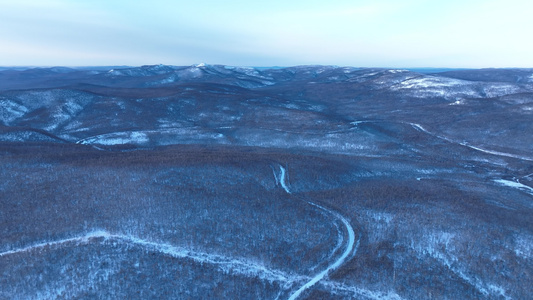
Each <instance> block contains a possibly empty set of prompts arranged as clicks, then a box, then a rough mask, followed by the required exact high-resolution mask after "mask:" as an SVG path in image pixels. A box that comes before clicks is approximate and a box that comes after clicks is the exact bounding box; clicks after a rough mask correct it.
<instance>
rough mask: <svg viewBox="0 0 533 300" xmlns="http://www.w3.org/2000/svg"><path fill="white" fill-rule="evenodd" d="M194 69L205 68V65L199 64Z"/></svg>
mask: <svg viewBox="0 0 533 300" xmlns="http://www.w3.org/2000/svg"><path fill="white" fill-rule="evenodd" d="M195 67H197V68H201V67H205V63H199V64H197V65H196V66H195Z"/></svg>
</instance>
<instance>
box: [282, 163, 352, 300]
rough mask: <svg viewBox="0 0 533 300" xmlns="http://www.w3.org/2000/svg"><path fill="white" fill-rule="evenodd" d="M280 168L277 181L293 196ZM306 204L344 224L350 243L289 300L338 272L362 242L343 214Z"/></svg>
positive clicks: (313, 204) (314, 204) (311, 203)
mask: <svg viewBox="0 0 533 300" xmlns="http://www.w3.org/2000/svg"><path fill="white" fill-rule="evenodd" d="M279 168H280V176H279V178H277V179H278V180H279V183H280V185H281V187H282V188H283V189H284V190H285V192H287V194H291V191H290V189H289V187H288V185H287V179H286V177H287V176H286V174H287V171H286V170H285V168H283V167H282V166H281V165H280V166H279ZM306 202H307V203H308V204H310V205H312V206H314V207H317V208H319V209H321V210H323V211H325V212H327V213H329V214H331V215H333V216H334V217H335V218H336V219H338V220H339V221H341V222H342V224H344V226H345V227H346V231H347V232H348V243H347V244H346V249H345V250H344V252H343V253H342V255H341V256H340V257H339V258H338V259H337V260H336V261H334V262H333V263H332V264H331V265H329V266H328V267H327V268H326V269H325V270H323V271H322V272H320V273H318V274H316V275H315V276H313V277H312V278H311V279H310V280H309V281H307V282H306V283H305V284H304V285H302V286H301V287H300V288H299V289H298V290H296V291H295V292H294V293H293V294H292V295H291V296H290V297H289V300H294V299H297V298H298V297H299V296H300V295H301V294H302V293H303V292H304V291H305V290H307V289H309V288H311V287H312V286H313V285H315V284H316V283H317V282H319V281H320V280H322V279H323V278H324V277H326V275H328V274H329V273H330V272H331V271H333V270H336V269H338V268H339V267H340V266H342V264H343V263H344V262H345V261H346V259H347V258H348V256H349V255H350V254H351V253H352V252H354V254H355V252H356V251H357V248H358V246H359V241H360V237H359V239H358V240H357V241H355V232H354V230H353V227H352V226H351V225H350V222H348V220H347V219H346V218H345V217H343V216H342V215H341V214H339V213H337V212H334V211H332V210H329V209H327V208H325V207H323V206H320V205H318V204H316V203H313V202H310V201H306Z"/></svg>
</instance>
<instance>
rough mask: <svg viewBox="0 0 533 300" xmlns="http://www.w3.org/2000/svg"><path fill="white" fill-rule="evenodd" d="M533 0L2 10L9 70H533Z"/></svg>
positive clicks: (6, 6) (32, 3) (155, 0)
mask: <svg viewBox="0 0 533 300" xmlns="http://www.w3.org/2000/svg"><path fill="white" fill-rule="evenodd" d="M531 12H533V1H531V0H485V1H482V0H442V1H441V0H401V1H399V0H374V1H370V0H352V1H344V0H328V1H316V0H305V1H304V0H292V1H289V0H284V1H281V0H269V1H253V0H247V1H245V0H226V1H221V0H218V1H215V0H196V1H191V0H188V1H181V0H177V1H171V0H147V1H135V0H129V1H126V0H118V1H112V0H107V1H106V0H93V1H89V0H87V1H81V0H13V1H7V0H0V65H2V66H14V65H25V66H28V65H33V66H52V65H66V66H82V65H135V66H136V65H144V64H159V63H162V64H172V65H190V64H194V63H200V62H205V63H210V64H227V65H245V66H291V65H302V64H325V65H341V66H356V67H473V68H480V67H533V54H532V53H533V39H532V38H531V31H532V29H533V18H532V17H531V16H530V14H531Z"/></svg>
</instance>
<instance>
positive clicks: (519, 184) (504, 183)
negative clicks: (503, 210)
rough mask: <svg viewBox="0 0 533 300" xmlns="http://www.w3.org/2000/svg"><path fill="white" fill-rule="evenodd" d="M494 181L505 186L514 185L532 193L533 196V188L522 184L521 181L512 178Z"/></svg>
mask: <svg viewBox="0 0 533 300" xmlns="http://www.w3.org/2000/svg"><path fill="white" fill-rule="evenodd" d="M494 182H496V183H499V184H502V185H504V186H508V187H512V188H515V189H519V190H522V191H524V192H526V193H528V194H530V195H532V196H533V188H531V187H529V186H527V185H525V184H521V183H520V182H515V181H511V180H505V179H496V180H494Z"/></svg>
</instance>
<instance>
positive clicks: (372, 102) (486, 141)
mask: <svg viewBox="0 0 533 300" xmlns="http://www.w3.org/2000/svg"><path fill="white" fill-rule="evenodd" d="M532 112H533V69H479V70H452V71H445V72H438V73H432V74H428V73H418V72H413V71H412V70H406V69H381V68H352V67H336V66H296V67H287V68H272V69H262V68H261V69H258V68H249V67H233V66H224V65H208V64H198V65H191V66H168V65H149V66H141V67H120V68H115V67H112V68H111V67H102V68H99V67H96V68H90V67H87V68H80V69H77V68H76V69H75V68H62V67H53V68H33V69H25V70H16V69H8V70H3V71H0V122H1V124H2V125H3V126H6V128H7V127H16V128H27V130H30V131H34V132H36V131H39V132H46V133H47V134H48V135H50V136H55V137H56V138H57V140H64V141H69V142H71V143H76V142H79V143H91V144H104V145H111V144H131V145H137V146H154V145H167V144H180V143H196V142H199V143H207V144H210V143H215V144H218V143H222V144H236V145H256V146H268V147H282V148H284V147H297V148H305V149H310V150H313V151H333V152H336V153H357V152H358V151H359V150H357V149H358V148H360V147H363V148H369V147H370V148H371V147H374V146H375V145H374V143H375V142H376V138H377V137H374V138H372V139H370V140H369V139H368V138H363V137H364V135H365V134H367V133H362V132H360V131H358V130H356V129H354V128H353V126H352V125H350V124H351V123H352V122H356V121H359V120H387V121H392V122H398V123H406V122H407V123H421V124H422V125H423V126H425V127H427V128H430V129H432V130H434V131H435V132H436V134H441V135H443V136H449V137H450V138H453V139H456V140H458V141H466V142H470V143H472V144H475V145H480V146H486V147H488V148H491V147H492V148H498V149H500V148H507V147H506V146H508V149H507V150H508V151H510V152H517V153H522V152H529V151H531V150H533V148H532V146H531V145H533V140H532V138H531V135H529V136H524V138H523V139H520V140H516V139H511V138H510V136H515V135H517V134H522V133H523V132H524V131H525V132H531V130H532V128H530V127H531V126H530V125H529V124H530V122H528V120H529V119H530V115H531V113H532ZM510 115H512V116H513V122H512V123H509V119H508V116H510ZM488 120H490V122H487V121H488ZM465 128H470V129H469V130H465ZM472 128H477V129H476V130H475V131H472ZM16 132H18V131H12V130H8V131H4V133H3V135H4V137H3V139H4V140H21V139H22V140H25V139H30V140H31V139H33V138H36V136H35V135H33V134H32V135H27V134H24V137H22V136H17V137H13V136H12V135H16ZM513 132H514V133H513ZM502 133H503V134H502ZM263 134H266V135H272V139H273V140H275V141H277V142H267V143H266V144H265V141H261V142H259V141H258V140H257V139H256V138H255V137H256V136H257V135H263ZM302 134H303V135H302ZM333 134H335V135H333ZM8 135H9V136H11V137H8ZM321 135H326V138H325V137H324V136H321ZM196 138H198V140H195V139H196ZM390 139H391V137H389V138H387V140H390ZM344 140H347V141H354V140H356V141H358V142H357V143H354V144H352V143H348V144H346V142H344ZM365 141H367V142H365ZM500 150H501V149H500Z"/></svg>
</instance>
